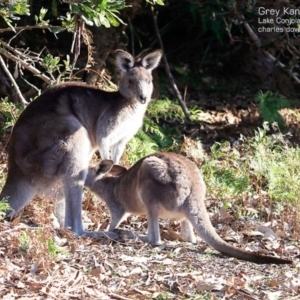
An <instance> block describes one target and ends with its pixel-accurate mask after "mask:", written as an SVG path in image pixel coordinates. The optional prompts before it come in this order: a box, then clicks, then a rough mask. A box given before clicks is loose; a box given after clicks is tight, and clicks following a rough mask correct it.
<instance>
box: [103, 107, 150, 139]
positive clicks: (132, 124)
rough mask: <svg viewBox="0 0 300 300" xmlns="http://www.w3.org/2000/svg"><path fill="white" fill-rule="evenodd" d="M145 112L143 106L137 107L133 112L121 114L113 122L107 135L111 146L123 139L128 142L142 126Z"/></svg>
mask: <svg viewBox="0 0 300 300" xmlns="http://www.w3.org/2000/svg"><path fill="white" fill-rule="evenodd" d="M145 110H146V109H145V108H144V107H143V106H141V107H137V108H136V109H135V110H134V111H133V112H131V113H127V114H126V113H122V114H120V115H119V116H118V117H117V118H116V119H115V120H114V123H113V124H112V128H111V130H110V132H109V134H108V136H109V139H110V141H111V144H112V145H113V144H115V143H117V142H118V141H120V140H123V139H126V140H130V139H131V138H132V137H133V136H134V135H135V134H136V132H137V131H138V130H139V128H140V127H141V126H142V124H143V116H144V113H145Z"/></svg>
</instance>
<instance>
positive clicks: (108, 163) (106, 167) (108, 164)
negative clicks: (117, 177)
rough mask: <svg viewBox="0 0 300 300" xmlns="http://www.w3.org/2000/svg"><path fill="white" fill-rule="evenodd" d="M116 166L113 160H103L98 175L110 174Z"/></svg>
mask: <svg viewBox="0 0 300 300" xmlns="http://www.w3.org/2000/svg"><path fill="white" fill-rule="evenodd" d="M113 165H114V162H113V160H110V159H105V160H102V161H101V163H100V164H99V168H98V170H97V172H96V175H100V174H103V175H104V174H106V173H108V172H109V171H110V170H111V168H112V167H113Z"/></svg>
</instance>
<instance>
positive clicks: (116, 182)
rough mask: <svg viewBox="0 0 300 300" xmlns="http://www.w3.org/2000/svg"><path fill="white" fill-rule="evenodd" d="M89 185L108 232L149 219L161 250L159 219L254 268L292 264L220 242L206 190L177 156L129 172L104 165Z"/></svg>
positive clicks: (153, 158) (154, 158)
mask: <svg viewBox="0 0 300 300" xmlns="http://www.w3.org/2000/svg"><path fill="white" fill-rule="evenodd" d="M85 185H86V186H87V187H88V188H89V189H90V190H91V191H92V192H95V193H96V194H97V195H98V196H99V197H100V198H101V199H102V200H103V201H105V203H106V204H107V206H108V208H109V211H110V214H111V224H110V226H109V231H112V230H114V229H115V228H116V227H117V226H118V225H119V224H120V223H121V221H122V220H123V219H124V218H125V217H126V215H128V214H134V215H142V214H147V217H148V241H149V243H150V244H152V245H157V244H159V243H160V242H161V241H160V233H159V223H158V219H159V218H164V219H167V218H172V219H178V220H180V221H181V236H182V238H183V239H184V240H186V241H189V242H192V243H195V242H196V238H195V235H194V231H193V227H194V229H195V230H196V232H197V233H198V234H199V236H200V237H201V238H202V239H203V240H204V241H205V242H207V243H208V244H209V245H210V246H212V247H213V248H215V249H216V250H218V251H220V252H221V253H224V254H226V255H229V256H233V257H236V258H238V259H241V260H246V261H251V262H254V263H259V264H264V263H274V264H289V263H292V261H290V260H286V259H280V258H276V257H271V256H261V255H258V254H255V253H249V252H246V251H244V250H242V249H239V248H236V247H234V246H231V245H230V244H228V243H226V242H225V241H223V240H222V239H221V237H220V236H219V235H218V234H217V232H216V231H215V229H214V227H213V226H212V224H211V222H210V219H209V216H208V213H207V210H206V207H205V204H204V198H205V193H206V186H205V183H204V181H203V179H202V176H201V175H200V173H199V170H198V168H197V166H196V165H195V164H194V163H192V162H191V161H190V160H189V159H187V158H185V157H183V156H181V155H178V154H175V153H156V154H152V155H149V156H147V157H145V158H142V159H141V160H139V161H138V162H137V163H136V164H135V165H133V166H132V167H131V168H130V169H129V170H127V169H126V168H123V167H121V166H116V165H115V166H113V162H112V161H111V160H104V161H102V162H101V163H100V165H99V166H98V167H90V168H89V172H88V176H87V179H86V182H85Z"/></svg>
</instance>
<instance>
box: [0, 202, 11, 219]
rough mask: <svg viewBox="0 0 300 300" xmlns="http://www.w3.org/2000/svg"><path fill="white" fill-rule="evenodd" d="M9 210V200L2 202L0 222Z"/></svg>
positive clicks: (0, 204) (0, 203)
mask: <svg viewBox="0 0 300 300" xmlns="http://www.w3.org/2000/svg"><path fill="white" fill-rule="evenodd" d="M8 209H9V205H8V203H7V199H2V200H0V220H1V219H3V217H4V216H5V212H6V210H8Z"/></svg>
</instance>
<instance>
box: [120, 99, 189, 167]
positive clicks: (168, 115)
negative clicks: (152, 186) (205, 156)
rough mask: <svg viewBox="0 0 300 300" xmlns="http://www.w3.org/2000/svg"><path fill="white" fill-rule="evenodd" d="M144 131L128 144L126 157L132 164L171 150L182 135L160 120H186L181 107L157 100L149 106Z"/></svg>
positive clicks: (140, 131) (166, 100)
mask: <svg viewBox="0 0 300 300" xmlns="http://www.w3.org/2000/svg"><path fill="white" fill-rule="evenodd" d="M147 114H148V117H145V118H144V125H143V130H139V131H138V133H137V134H136V136H135V137H134V138H133V139H132V140H131V141H130V142H129V143H128V144H127V152H126V157H127V160H128V162H129V163H130V164H133V163H135V162H136V161H137V160H139V159H141V158H142V157H144V156H146V155H149V154H151V153H154V152H156V151H159V150H161V151H162V150H171V149H172V148H174V146H176V141H178V140H179V139H182V134H181V133H180V132H179V131H178V130H177V129H176V128H175V127H173V126H168V125H166V124H162V125H161V124H160V119H177V120H182V121H183V120H184V114H183V112H182V109H181V107H180V106H179V105H178V104H176V103H174V102H172V101H171V100H169V99H163V100H156V101H154V102H152V103H151V104H150V105H149V108H148V110H147Z"/></svg>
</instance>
